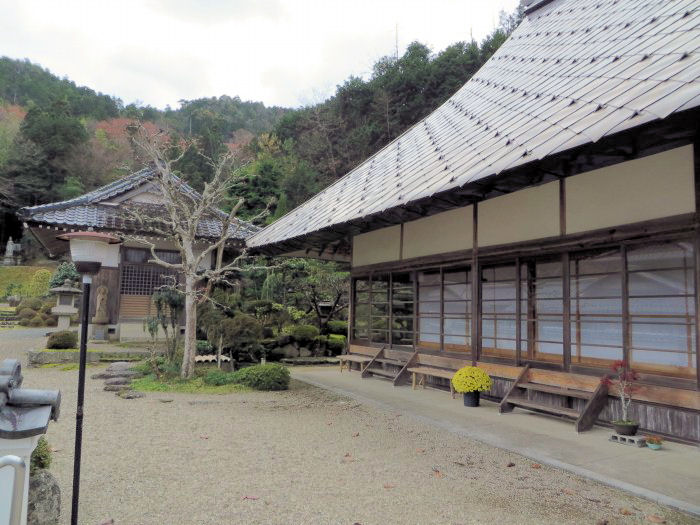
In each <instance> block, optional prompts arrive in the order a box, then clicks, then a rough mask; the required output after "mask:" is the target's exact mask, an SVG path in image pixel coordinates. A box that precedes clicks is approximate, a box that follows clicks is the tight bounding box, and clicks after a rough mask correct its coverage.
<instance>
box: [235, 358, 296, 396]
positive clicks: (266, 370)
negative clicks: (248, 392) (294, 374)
mask: <svg viewBox="0 0 700 525" xmlns="http://www.w3.org/2000/svg"><path fill="white" fill-rule="evenodd" d="M231 376H233V377H232V382H233V383H240V384H242V385H245V386H247V387H250V388H254V389H255V390H287V389H288V388H289V370H288V369H287V367H285V366H282V365H278V364H276V363H267V364H264V365H254V366H249V367H246V368H242V369H240V370H238V371H236V372H233V373H232V374H231Z"/></svg>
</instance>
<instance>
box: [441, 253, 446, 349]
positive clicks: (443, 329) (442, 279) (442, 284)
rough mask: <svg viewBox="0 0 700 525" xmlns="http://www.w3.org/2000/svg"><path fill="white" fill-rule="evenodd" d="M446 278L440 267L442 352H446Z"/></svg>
mask: <svg viewBox="0 0 700 525" xmlns="http://www.w3.org/2000/svg"><path fill="white" fill-rule="evenodd" d="M444 281H445V276H444V272H443V269H442V267H440V351H441V352H444V351H445V282H444Z"/></svg>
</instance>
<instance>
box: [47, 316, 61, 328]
mask: <svg viewBox="0 0 700 525" xmlns="http://www.w3.org/2000/svg"><path fill="white" fill-rule="evenodd" d="M44 324H45V325H46V326H56V325H57V324H58V319H56V318H55V317H49V318H48V319H46V321H45V322H44Z"/></svg>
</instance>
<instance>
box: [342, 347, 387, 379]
mask: <svg viewBox="0 0 700 525" xmlns="http://www.w3.org/2000/svg"><path fill="white" fill-rule="evenodd" d="M378 352H380V350H378V349H376V348H366V347H361V346H355V345H351V346H350V349H349V350H348V353H347V354H342V355H339V356H338V360H339V362H340V372H341V373H342V372H343V368H347V370H348V372H350V371H351V370H352V367H351V363H358V364H359V365H360V372H363V371H364V369H365V367H366V366H367V365H368V364H369V363H370V361H372V360H373V359H374V358H375V356H376V355H377V353H378Z"/></svg>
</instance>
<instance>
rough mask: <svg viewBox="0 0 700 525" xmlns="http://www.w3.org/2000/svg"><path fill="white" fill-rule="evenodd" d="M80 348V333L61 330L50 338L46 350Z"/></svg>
mask: <svg viewBox="0 0 700 525" xmlns="http://www.w3.org/2000/svg"><path fill="white" fill-rule="evenodd" d="M77 346H78V332H72V331H70V330H61V331H60V332H54V333H52V334H51V335H50V336H49V340H48V341H47V343H46V348H51V349H56V350H65V349H68V348H76V347H77Z"/></svg>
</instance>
